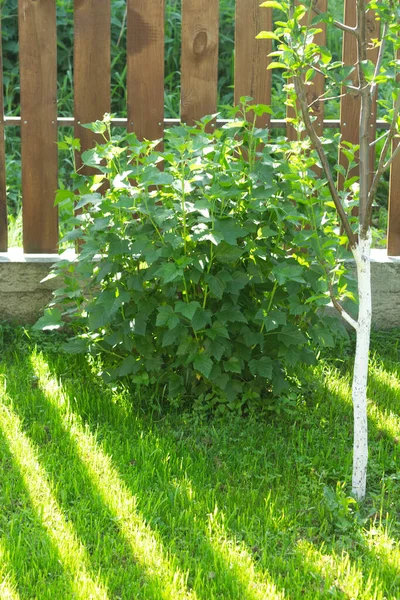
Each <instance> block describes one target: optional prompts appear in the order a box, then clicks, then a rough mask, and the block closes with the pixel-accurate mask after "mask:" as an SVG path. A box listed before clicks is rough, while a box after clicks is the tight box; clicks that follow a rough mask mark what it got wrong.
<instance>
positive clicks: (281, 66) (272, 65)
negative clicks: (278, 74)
mask: <svg viewBox="0 0 400 600" xmlns="http://www.w3.org/2000/svg"><path fill="white" fill-rule="evenodd" d="M271 69H287V66H286V65H284V64H283V63H280V62H270V63H269V65H268V67H267V70H271Z"/></svg>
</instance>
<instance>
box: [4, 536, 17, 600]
mask: <svg viewBox="0 0 400 600" xmlns="http://www.w3.org/2000/svg"><path fill="white" fill-rule="evenodd" d="M0 598H2V600H19V598H20V596H19V594H18V592H17V590H16V583H15V576H14V573H13V570H12V568H11V566H10V564H9V563H8V556H7V551H6V548H5V544H4V541H3V540H2V539H1V538H0Z"/></svg>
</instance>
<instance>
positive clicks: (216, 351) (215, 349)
mask: <svg viewBox="0 0 400 600" xmlns="http://www.w3.org/2000/svg"><path fill="white" fill-rule="evenodd" d="M208 343H209V345H208V346H207V350H208V352H209V354H211V356H213V357H214V358H215V359H216V360H218V361H219V360H221V358H222V357H223V355H224V352H225V350H226V346H227V345H229V343H228V342H227V341H226V340H225V339H224V338H217V339H215V340H210V341H209V342H208Z"/></svg>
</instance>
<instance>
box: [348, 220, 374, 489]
mask: <svg viewBox="0 0 400 600" xmlns="http://www.w3.org/2000/svg"><path fill="white" fill-rule="evenodd" d="M353 256H354V259H355V261H356V267H357V280H358V295H359V310H358V321H357V327H356V333H357V341H356V354H355V359H354V373H353V389H352V398H353V411H354V453H353V481H352V491H353V495H354V496H355V498H356V499H357V500H362V499H363V498H364V497H365V488H366V480H367V463H368V421H367V381H368V355H369V344H370V332H371V317H372V302H371V231H370V230H369V231H368V233H367V237H366V238H365V239H362V238H360V239H359V242H358V243H357V245H356V247H355V248H354V249H353Z"/></svg>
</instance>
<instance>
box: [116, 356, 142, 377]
mask: <svg viewBox="0 0 400 600" xmlns="http://www.w3.org/2000/svg"><path fill="white" fill-rule="evenodd" d="M139 368H140V365H139V363H138V361H137V359H136V357H135V356H133V355H132V354H130V355H129V356H127V357H126V358H125V359H124V361H123V363H122V365H121V366H120V368H119V372H118V374H119V375H120V377H124V376H125V375H130V374H131V373H137V371H138V370H139Z"/></svg>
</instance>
